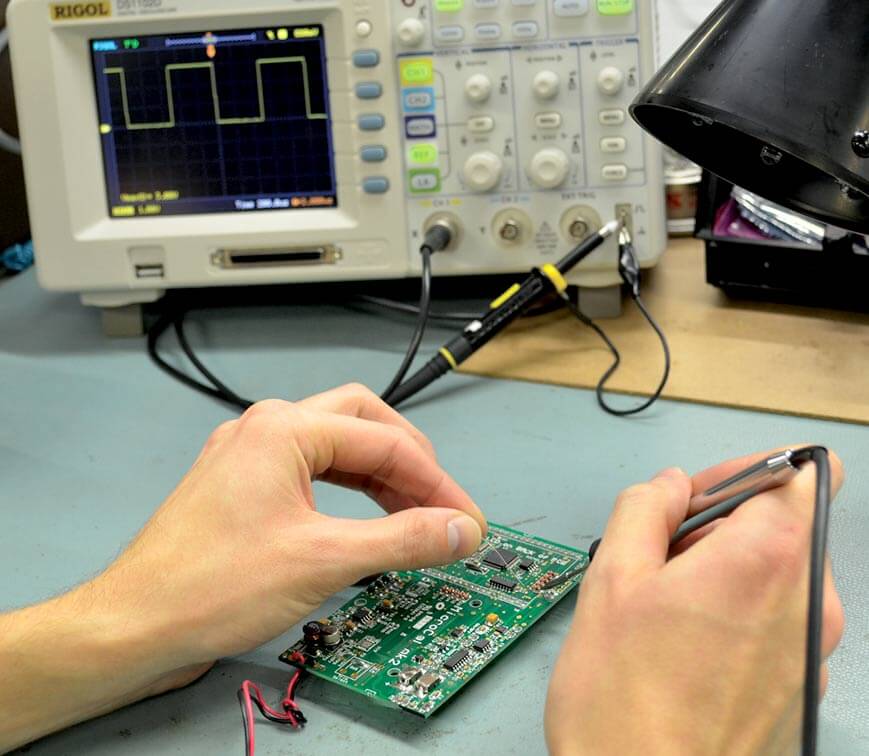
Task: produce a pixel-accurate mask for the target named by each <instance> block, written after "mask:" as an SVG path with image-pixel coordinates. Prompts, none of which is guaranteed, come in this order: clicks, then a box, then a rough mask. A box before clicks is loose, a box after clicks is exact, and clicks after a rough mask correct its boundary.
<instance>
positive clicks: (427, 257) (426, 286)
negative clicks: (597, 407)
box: [380, 245, 432, 403]
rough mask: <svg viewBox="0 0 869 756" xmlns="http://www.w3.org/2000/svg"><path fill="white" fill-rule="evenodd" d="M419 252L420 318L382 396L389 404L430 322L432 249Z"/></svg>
mask: <svg viewBox="0 0 869 756" xmlns="http://www.w3.org/2000/svg"><path fill="white" fill-rule="evenodd" d="M419 251H420V254H421V255H422V291H421V292H420V295H419V318H418V320H417V321H416V329H415V330H414V332H413V336H412V337H411V339H410V344H409V345H408V347H407V353H406V354H405V355H404V359H403V360H402V362H401V366H400V367H399V368H398V372H396V374H395V377H394V378H393V379H392V381H390V383H389V386H387V387H386V389H385V390H384V392H383V393H382V394H381V395H380V398H381V399H383V401H385V402H387V403H388V402H389V398H390V396H392V392H393V391H395V389H397V388H398V387H399V386H400V385H401V382H402V381H403V380H404V378H405V376H406V375H407V371H408V370H410V366H411V365H412V364H413V361H414V359H416V353H417V352H418V351H419V345H420V344H421V343H422V337H423V335H424V334H425V329H426V326H427V325H428V321H429V316H430V310H431V278H432V273H431V256H432V250H431V248H430V247H428V246H426V245H423V246H422V247H421V248H420V250H419Z"/></svg>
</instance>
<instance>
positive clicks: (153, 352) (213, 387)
mask: <svg viewBox="0 0 869 756" xmlns="http://www.w3.org/2000/svg"><path fill="white" fill-rule="evenodd" d="M453 237H454V231H453V228H452V226H451V225H449V224H447V223H436V224H434V225H433V226H432V227H431V228H430V229H429V230H428V231H427V232H426V235H425V240H424V242H423V244H422V246H421V247H420V254H421V255H422V293H421V295H420V302H419V307H418V308H415V310H416V312H417V313H418V320H417V325H416V329H415V331H414V334H413V337H412V338H411V341H410V345H409V346H408V349H407V353H406V354H405V357H404V360H403V361H402V363H401V366H400V367H399V369H398V372H397V373H396V375H395V377H394V378H393V379H392V381H391V382H390V384H389V386H388V387H387V388H386V390H385V391H384V392H383V395H382V397H383V398H384V400H386V398H387V397H388V396H389V395H390V394H391V393H392V392H393V391H394V390H395V388H396V387H397V386H398V385H399V384H400V383H401V382H402V381H403V380H404V377H405V376H406V375H407V371H408V370H409V369H410V367H411V365H412V363H413V360H414V358H415V357H416V354H417V352H418V351H419V346H420V344H421V343H422V338H423V335H424V334H425V329H426V326H427V325H428V321H429V319H430V310H431V288H432V267H431V256H432V255H433V254H434V253H435V252H439V251H441V250H443V249H446V248H447V247H448V246H449V245H450V243H451V242H452V240H453ZM186 315H187V313H186V311H184V310H177V311H175V312H173V311H171V310H170V311H168V312H166V313H163V314H162V315H161V316H160V317H159V319H158V320H157V322H156V323H155V324H154V325H153V326H152V327H151V328H150V329H149V331H148V338H147V349H148V356H149V357H150V358H151V360H152V361H153V362H154V364H155V365H157V367H159V368H160V369H161V370H163V371H164V372H166V373H168V374H169V375H171V376H172V377H173V378H175V379H176V380H178V381H181V383H183V384H184V385H185V386H188V387H190V388H192V389H193V390H194V391H198V392H200V393H201V394H205V395H206V396H210V397H211V398H213V399H217V400H218V401H222V402H226V403H227V404H229V405H230V406H232V407H235V408H236V409H238V410H239V411H241V412H244V410H246V409H248V408H249V407H251V406H252V405H253V404H254V402H253V400H251V399H246V398H244V397H242V396H240V395H239V394H237V393H236V392H235V391H233V390H232V389H231V388H229V386H227V385H226V384H225V383H224V382H223V381H221V380H220V379H219V378H218V377H217V376H216V375H215V374H214V373H213V372H212V371H211V370H209V369H208V367H206V365H205V364H204V363H203V362H202V360H201V359H200V358H199V357H198V355H197V354H196V352H195V351H194V350H193V347H192V346H191V345H190V342H189V341H188V340H187V335H186V333H185V331H184V321H185V318H186ZM170 326H173V327H174V330H175V334H176V336H177V337H178V344H179V346H180V347H181V350H182V351H183V352H184V354H185V356H186V357H187V359H188V360H190V362H191V364H192V365H193V366H194V367H195V368H196V369H197V370H198V371H199V373H200V374H201V375H202V376H203V377H204V378H205V379H206V380H207V381H208V383H203V382H201V381H198V380H196V379H195V378H193V377H191V376H190V375H188V374H187V373H185V372H184V371H183V370H179V369H178V368H177V367H175V366H174V365H171V364H170V363H169V362H167V361H166V360H165V359H164V358H163V357H162V355H161V354H160V352H159V350H158V344H159V340H160V337H161V336H162V335H163V334H164V333H165V332H166V331H167V330H168V329H169V327H170Z"/></svg>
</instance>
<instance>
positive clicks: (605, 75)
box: [597, 66, 625, 95]
mask: <svg viewBox="0 0 869 756" xmlns="http://www.w3.org/2000/svg"><path fill="white" fill-rule="evenodd" d="M624 84H625V73H624V71H622V70H621V69H620V68H616V67H615V66H607V67H606V68H604V69H603V70H602V71H601V72H600V73H599V74H598V76H597V86H598V89H600V91H601V92H603V93H604V94H605V95H616V94H618V93H619V92H621V91H622V87H623V86H624Z"/></svg>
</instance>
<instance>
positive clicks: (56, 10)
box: [50, 1, 112, 21]
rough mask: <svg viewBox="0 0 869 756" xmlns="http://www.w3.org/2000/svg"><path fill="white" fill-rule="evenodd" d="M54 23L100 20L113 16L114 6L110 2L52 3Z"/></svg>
mask: <svg viewBox="0 0 869 756" xmlns="http://www.w3.org/2000/svg"><path fill="white" fill-rule="evenodd" d="M50 8H51V20H52V21H76V20H78V19H81V18H100V17H101V16H111V15H112V6H111V3H108V2H105V1H103V2H94V3H52V4H51V6H50Z"/></svg>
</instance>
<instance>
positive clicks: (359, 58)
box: [353, 50, 380, 68]
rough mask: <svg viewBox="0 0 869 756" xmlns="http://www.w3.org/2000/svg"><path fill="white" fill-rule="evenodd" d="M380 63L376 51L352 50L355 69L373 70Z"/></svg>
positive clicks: (378, 54)
mask: <svg viewBox="0 0 869 756" xmlns="http://www.w3.org/2000/svg"><path fill="white" fill-rule="evenodd" d="M378 63H380V53H379V52H378V51H377V50H354V51H353V65H354V66H356V68H374V66H376V65H377V64H378Z"/></svg>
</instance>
